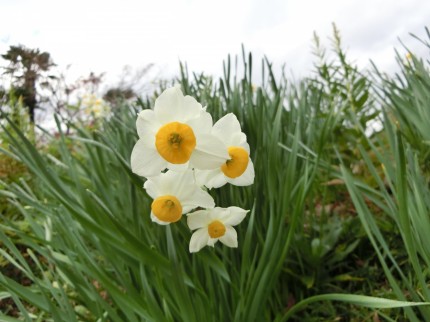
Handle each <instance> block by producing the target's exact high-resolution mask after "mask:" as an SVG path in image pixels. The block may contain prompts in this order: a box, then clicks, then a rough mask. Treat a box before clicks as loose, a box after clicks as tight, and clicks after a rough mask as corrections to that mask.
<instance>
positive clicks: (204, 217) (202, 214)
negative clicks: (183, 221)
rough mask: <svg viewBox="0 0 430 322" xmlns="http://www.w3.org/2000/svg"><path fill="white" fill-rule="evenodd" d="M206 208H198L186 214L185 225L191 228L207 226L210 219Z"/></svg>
mask: <svg viewBox="0 0 430 322" xmlns="http://www.w3.org/2000/svg"><path fill="white" fill-rule="evenodd" d="M208 214H209V211H208V210H198V211H195V212H193V213H191V214H188V215H187V225H188V227H189V228H190V229H191V230H195V229H198V228H203V227H207V226H208V225H209V224H210V222H211V221H212V220H211V219H210V218H209V217H208Z"/></svg>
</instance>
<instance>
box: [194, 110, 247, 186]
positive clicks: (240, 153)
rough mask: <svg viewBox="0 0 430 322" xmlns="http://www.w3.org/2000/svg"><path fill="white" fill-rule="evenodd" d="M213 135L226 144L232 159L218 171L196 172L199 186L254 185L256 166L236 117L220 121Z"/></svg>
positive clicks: (228, 116)
mask: <svg viewBox="0 0 430 322" xmlns="http://www.w3.org/2000/svg"><path fill="white" fill-rule="evenodd" d="M211 133H212V134H213V135H214V136H216V137H217V138H219V139H220V140H221V141H223V142H224V144H225V146H226V147H225V149H226V150H227V151H228V153H229V155H230V158H229V160H227V161H226V162H225V163H224V164H222V165H221V166H220V167H218V168H217V169H213V170H196V180H197V184H199V185H201V186H203V185H204V186H206V187H207V188H209V189H211V188H219V187H221V186H223V185H225V184H226V183H231V184H233V185H235V186H248V185H251V184H253V183H254V177H255V174H254V165H253V163H252V160H251V158H250V157H249V152H250V150H249V144H248V143H247V142H246V135H245V134H244V133H243V132H242V130H241V128H240V123H239V121H238V120H237V118H236V116H235V115H234V114H232V113H229V114H227V115H225V116H224V117H222V118H221V119H219V121H218V122H216V123H215V125H214V126H213V128H212V131H211Z"/></svg>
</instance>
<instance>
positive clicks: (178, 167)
mask: <svg viewBox="0 0 430 322" xmlns="http://www.w3.org/2000/svg"><path fill="white" fill-rule="evenodd" d="M167 168H168V169H170V170H172V171H175V172H184V171H185V170H187V169H189V168H190V163H189V162H186V163H182V164H173V163H170V162H168V163H167Z"/></svg>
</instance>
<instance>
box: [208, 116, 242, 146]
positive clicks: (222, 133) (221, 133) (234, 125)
mask: <svg viewBox="0 0 430 322" xmlns="http://www.w3.org/2000/svg"><path fill="white" fill-rule="evenodd" d="M240 132H241V129H240V123H239V121H238V120H237V117H236V115H234V114H233V113H228V114H227V115H225V116H223V117H222V118H220V119H219V120H218V122H216V123H215V124H214V126H213V128H212V134H214V135H215V136H216V137H218V138H219V139H221V140H222V141H223V142H224V143H225V144H226V145H228V146H229V145H231V144H230V142H231V138H232V137H233V135H235V134H236V133H240Z"/></svg>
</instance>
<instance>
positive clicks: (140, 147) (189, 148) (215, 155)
mask: <svg viewBox="0 0 430 322" xmlns="http://www.w3.org/2000/svg"><path fill="white" fill-rule="evenodd" d="M136 127H137V133H138V135H139V140H138V141H137V143H136V145H135V146H134V148H133V151H132V154H131V169H132V171H133V172H134V173H136V174H138V175H141V176H144V177H151V176H155V175H157V174H159V173H160V172H161V171H163V170H164V169H166V168H168V169H173V170H177V171H183V170H185V169H187V168H197V169H214V168H218V167H219V166H220V165H221V164H223V163H225V161H226V160H227V159H229V155H228V153H227V152H226V151H225V148H224V145H223V143H222V142H221V141H220V140H219V139H218V138H216V137H215V136H213V135H212V134H211V133H210V131H211V128H212V117H211V115H210V114H209V113H207V112H206V109H204V108H203V107H202V105H201V104H200V103H198V102H197V101H196V100H195V99H194V98H193V97H191V96H188V95H187V96H184V95H183V94H182V92H181V90H180V89H179V87H172V88H169V89H167V90H165V91H164V92H163V93H162V94H161V95H160V96H159V97H158V98H157V99H156V101H155V106H154V109H153V110H143V111H142V112H140V113H139V115H138V118H137V121H136Z"/></svg>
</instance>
